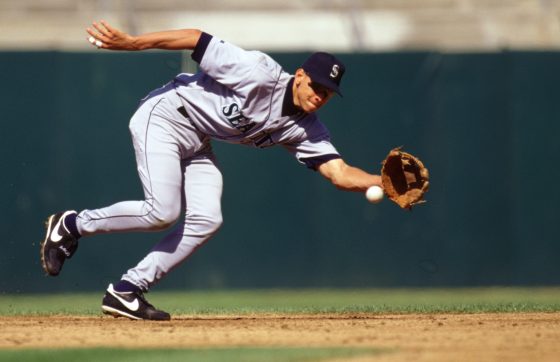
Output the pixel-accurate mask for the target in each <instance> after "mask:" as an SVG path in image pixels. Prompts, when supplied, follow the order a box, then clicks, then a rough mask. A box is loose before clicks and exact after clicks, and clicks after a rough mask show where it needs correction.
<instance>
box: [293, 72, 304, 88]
mask: <svg viewBox="0 0 560 362" xmlns="http://www.w3.org/2000/svg"><path fill="white" fill-rule="evenodd" d="M304 77H305V71H304V70H303V69H302V68H298V70H296V74H295V80H294V82H295V83H296V87H299V85H300V84H301V81H302V80H303V78H304Z"/></svg>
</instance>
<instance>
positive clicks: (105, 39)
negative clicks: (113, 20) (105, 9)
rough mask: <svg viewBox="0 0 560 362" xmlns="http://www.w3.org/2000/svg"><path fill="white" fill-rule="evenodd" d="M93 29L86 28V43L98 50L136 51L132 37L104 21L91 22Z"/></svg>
mask: <svg viewBox="0 0 560 362" xmlns="http://www.w3.org/2000/svg"><path fill="white" fill-rule="evenodd" d="M92 25H93V28H87V29H86V31H87V33H88V34H89V35H90V37H89V38H88V41H89V42H90V43H91V44H92V45H93V46H95V47H97V48H99V49H110V50H137V48H136V47H135V46H134V37H133V36H131V35H129V34H127V33H125V32H123V31H120V30H119V29H117V28H115V27H113V26H111V25H109V23H107V22H106V21H104V20H101V21H100V22H99V23H97V22H93V24H92Z"/></svg>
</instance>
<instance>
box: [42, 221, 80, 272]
mask: <svg viewBox="0 0 560 362" xmlns="http://www.w3.org/2000/svg"><path fill="white" fill-rule="evenodd" d="M76 215H77V214H76V212H75V211H73V210H70V211H65V212H60V213H58V214H54V215H51V216H49V218H48V219H47V221H46V223H45V226H46V229H47V231H46V235H45V239H44V240H43V241H42V242H41V265H42V267H43V269H44V270H45V272H46V273H47V274H48V275H52V276H56V275H58V274H59V273H60V270H61V269H62V265H63V264H64V261H65V260H66V259H69V258H71V257H72V255H74V253H75V252H76V250H77V249H78V237H77V236H76V235H73V234H72V232H71V231H70V230H69V228H68V226H67V225H66V223H65V220H66V218H67V217H70V218H75V217H76ZM75 233H76V232H75Z"/></svg>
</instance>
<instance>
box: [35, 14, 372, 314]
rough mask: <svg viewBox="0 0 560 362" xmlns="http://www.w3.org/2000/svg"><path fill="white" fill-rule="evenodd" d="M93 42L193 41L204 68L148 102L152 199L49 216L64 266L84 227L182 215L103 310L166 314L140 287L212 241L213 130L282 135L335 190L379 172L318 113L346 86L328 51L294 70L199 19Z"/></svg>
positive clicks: (250, 141) (140, 134) (49, 250)
mask: <svg viewBox="0 0 560 362" xmlns="http://www.w3.org/2000/svg"><path fill="white" fill-rule="evenodd" d="M87 32H88V33H89V35H90V38H89V41H90V42H91V43H92V45H94V46H97V47H98V48H100V49H109V50H129V51H134V50H144V49H153V48H157V49H167V50H183V49H190V50H193V52H192V58H193V59H194V60H195V61H196V62H197V63H198V64H199V66H200V71H199V72H198V73H196V74H186V73H185V74H179V75H178V76H177V77H175V79H173V80H172V81H171V82H169V83H167V84H166V85H165V86H163V87H162V88H159V89H156V90H154V91H153V92H151V93H149V94H148V95H147V96H146V97H145V98H143V99H142V100H141V102H140V105H139V107H138V109H137V111H136V113H135V114H134V115H133V116H132V119H131V120H130V126H129V128H130V132H131V135H132V142H133V145H134V150H135V154H136V163H137V167H138V173H139V175H140V180H141V182H142V186H143V189H144V196H145V199H144V200H141V201H123V202H119V203H116V204H114V205H111V206H108V207H104V208H101V209H95V210H82V211H81V212H78V213H77V212H75V211H65V212H60V213H57V214H54V215H51V216H50V217H49V218H48V220H47V225H46V227H47V231H46V236H45V239H44V241H43V242H42V243H41V261H42V266H43V268H44V269H45V271H46V272H47V273H48V274H49V275H53V276H55V275H58V274H59V273H60V270H61V268H62V265H63V263H64V261H65V260H66V259H67V258H70V257H71V256H72V255H73V254H74V252H75V251H76V249H77V247H78V239H80V238H81V237H85V236H89V235H96V234H102V233H113V232H126V231H157V230H163V229H166V228H169V227H170V226H172V225H173V224H174V223H175V222H176V221H177V219H178V218H179V216H180V214H181V212H182V211H184V214H185V219H184V222H182V223H179V224H178V225H177V226H176V227H175V228H174V229H173V230H172V231H171V232H170V233H169V234H168V235H167V236H165V237H164V238H163V239H162V240H161V241H160V242H159V243H157V244H156V245H155V246H154V247H153V249H152V250H151V251H150V252H149V253H148V255H146V257H145V258H144V259H143V260H141V261H140V262H139V263H138V264H137V265H136V266H135V267H133V268H131V269H129V270H128V271H127V272H126V273H125V274H124V275H123V276H122V278H121V280H120V281H119V282H117V283H115V284H114V285H113V284H109V286H108V288H107V291H106V293H105V296H104V298H103V301H102V309H103V311H104V312H105V313H108V314H112V315H115V316H125V317H128V318H132V319H151V320H168V319H170V315H169V314H168V313H166V312H163V311H160V310H157V309H156V308H154V306H152V305H151V304H149V303H148V302H147V301H146V299H145V298H144V296H143V293H144V292H146V291H148V290H149V289H150V288H151V287H152V286H153V285H155V284H156V283H157V282H158V281H159V280H160V279H161V278H163V277H164V276H165V275H166V274H167V273H169V272H170V271H171V270H172V269H173V268H175V267H176V266H178V265H179V264H180V263H181V262H183V261H184V260H185V259H186V258H187V257H188V256H189V255H191V254H192V253H193V252H194V251H195V250H196V249H197V248H198V247H199V246H201V245H202V244H203V243H204V242H206V241H207V240H208V239H209V238H210V237H211V236H212V235H214V233H216V231H217V230H218V228H219V227H220V225H221V224H222V212H221V205H220V203H221V195H222V175H221V173H220V171H219V169H218V166H217V164H216V161H215V157H214V154H213V152H212V148H211V144H210V140H211V139H217V140H221V141H225V142H229V143H234V144H243V145H247V146H253V147H256V148H264V147H270V146H274V145H280V146H282V147H284V148H285V149H286V150H287V151H288V152H289V153H291V154H292V155H293V156H294V157H295V158H296V159H297V161H298V162H299V163H301V164H303V165H305V166H307V167H309V168H310V169H313V170H316V171H318V172H319V173H320V174H321V175H323V176H324V177H325V178H327V179H328V180H330V181H331V182H332V183H333V184H334V185H335V186H336V187H337V188H339V189H341V190H348V191H359V192H365V191H366V190H367V189H368V188H369V187H370V186H373V185H378V186H381V178H380V176H378V175H372V174H369V173H367V172H365V171H362V170H361V169H359V168H356V167H352V166H350V165H348V164H347V163H346V162H344V161H343V159H342V158H341V157H340V155H339V153H338V151H337V150H336V148H335V147H334V146H333V145H332V144H331V142H330V137H329V132H328V130H327V129H326V127H325V126H324V125H323V124H322V123H321V122H320V121H319V119H318V117H317V115H316V114H315V113H314V112H315V111H317V110H318V109H319V108H321V107H322V106H324V105H325V104H326V103H327V102H328V101H329V99H331V97H332V96H333V94H334V93H338V94H340V81H341V79H342V76H343V74H344V72H345V67H344V65H343V64H342V62H341V61H340V60H338V59H337V58H336V57H334V56H333V55H331V54H328V53H314V54H313V55H311V57H309V58H308V59H307V60H306V61H305V63H304V64H303V65H302V67H301V68H299V69H297V71H296V72H295V75H291V74H288V73H287V72H285V71H284V70H283V69H282V68H281V66H280V65H279V64H278V63H276V62H275V61H274V60H273V59H272V58H270V57H269V56H268V55H266V54H264V53H262V52H258V51H246V50H243V49H241V48H239V47H237V46H235V45H233V44H230V43H228V42H226V41H223V40H221V39H218V38H216V37H214V36H212V35H210V34H207V33H205V32H202V31H199V30H195V29H185V30H171V31H162V32H156V33H148V34H143V35H139V36H132V35H129V34H127V33H124V32H122V31H120V30H118V29H116V28H114V27H112V26H110V25H109V24H108V23H107V22H104V21H101V22H100V23H93V28H88V29H87Z"/></svg>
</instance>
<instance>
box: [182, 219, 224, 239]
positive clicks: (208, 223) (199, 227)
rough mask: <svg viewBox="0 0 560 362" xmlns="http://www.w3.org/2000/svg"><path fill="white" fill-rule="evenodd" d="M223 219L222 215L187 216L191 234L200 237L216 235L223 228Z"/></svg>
mask: <svg viewBox="0 0 560 362" xmlns="http://www.w3.org/2000/svg"><path fill="white" fill-rule="evenodd" d="M222 223H223V219H222V214H221V213H215V214H210V215H196V216H195V215H190V216H187V220H186V225H187V227H188V228H189V229H190V233H191V234H193V235H198V236H200V237H206V236H210V235H212V234H214V233H215V232H216V231H218V229H219V228H220V227H221V226H222Z"/></svg>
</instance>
